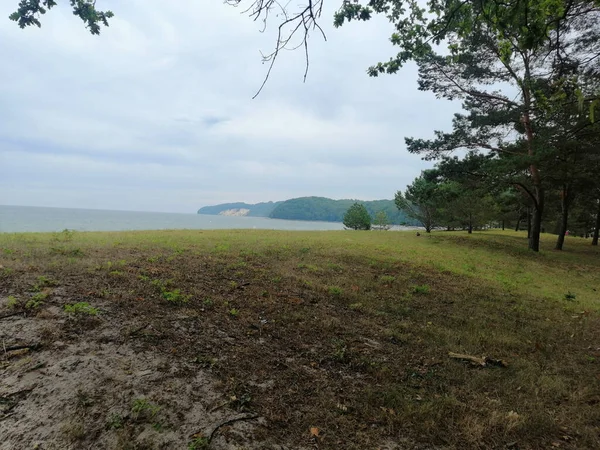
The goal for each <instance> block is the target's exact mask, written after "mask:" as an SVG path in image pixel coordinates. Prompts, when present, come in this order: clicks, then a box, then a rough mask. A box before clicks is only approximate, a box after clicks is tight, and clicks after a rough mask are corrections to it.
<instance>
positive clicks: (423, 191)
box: [395, 170, 443, 233]
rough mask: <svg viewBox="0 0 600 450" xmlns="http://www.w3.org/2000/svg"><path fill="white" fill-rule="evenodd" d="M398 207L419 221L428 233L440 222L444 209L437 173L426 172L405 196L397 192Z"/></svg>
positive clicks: (414, 182)
mask: <svg viewBox="0 0 600 450" xmlns="http://www.w3.org/2000/svg"><path fill="white" fill-rule="evenodd" d="M395 202H396V206H397V207H398V209H400V210H402V211H404V212H405V213H406V215H407V216H408V217H410V218H412V219H415V220H416V221H418V222H419V223H420V224H421V225H422V226H423V227H424V228H425V231H426V232H427V233H430V232H431V230H432V229H433V228H434V227H435V226H437V225H438V224H439V222H440V215H441V214H440V210H441V208H442V207H443V200H442V196H441V191H440V188H439V185H438V183H437V171H435V170H424V171H423V172H421V176H419V177H418V178H416V179H415V180H414V181H413V182H412V184H411V185H409V186H407V187H406V191H405V192H404V194H403V193H402V192H401V191H398V192H396V197H395Z"/></svg>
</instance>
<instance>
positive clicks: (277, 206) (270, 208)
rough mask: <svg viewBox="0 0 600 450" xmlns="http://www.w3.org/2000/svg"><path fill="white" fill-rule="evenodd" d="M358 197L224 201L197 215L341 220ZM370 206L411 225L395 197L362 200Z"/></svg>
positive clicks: (370, 211) (200, 211) (392, 219)
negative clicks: (277, 200) (256, 201)
mask: <svg viewBox="0 0 600 450" xmlns="http://www.w3.org/2000/svg"><path fill="white" fill-rule="evenodd" d="M355 201H357V200H332V199H330V198H325V197H300V198H293V199H290V200H286V201H283V202H267V203H258V204H256V205H251V204H247V203H225V204H221V205H216V206H206V207H204V208H200V209H199V210H198V214H213V215H216V214H221V215H240V216H254V217H270V218H273V219H287V220H318V221H327V222H341V221H342V220H343V218H344V214H345V213H346V211H347V210H348V208H350V206H352V204H353V203H354V202H355ZM360 203H362V204H363V205H365V207H366V208H367V211H369V214H370V215H371V217H375V214H377V213H378V212H379V211H385V213H386V214H387V216H388V219H389V220H390V222H391V223H393V224H397V225H401V224H412V222H413V221H412V220H411V219H409V218H407V217H406V216H405V215H404V213H403V212H402V211H399V210H398V208H396V205H395V203H394V201H393V200H373V201H365V202H360Z"/></svg>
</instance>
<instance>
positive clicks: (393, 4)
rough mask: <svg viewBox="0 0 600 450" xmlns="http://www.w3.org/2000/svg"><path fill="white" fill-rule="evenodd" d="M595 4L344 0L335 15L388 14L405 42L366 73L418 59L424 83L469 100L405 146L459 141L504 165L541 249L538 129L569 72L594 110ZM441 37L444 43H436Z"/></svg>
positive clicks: (560, 98) (541, 140)
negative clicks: (526, 205)
mask: <svg viewBox="0 0 600 450" xmlns="http://www.w3.org/2000/svg"><path fill="white" fill-rule="evenodd" d="M597 3H598V2H597V1H592V0H588V1H585V0H582V1H575V0H557V1H539V0H523V1H518V2H497V1H495V0H483V1H479V0H478V1H470V0H466V1H464V0H449V1H446V2H438V1H437V0H430V1H429V2H428V3H427V7H428V8H427V9H426V8H423V7H422V6H421V5H422V4H421V3H419V2H413V1H402V0H372V1H369V2H366V4H362V3H361V2H350V1H348V2H344V4H343V7H342V8H341V9H340V11H339V12H338V13H337V14H336V17H335V24H336V25H337V26H340V25H342V24H343V23H344V22H345V21H348V20H353V19H355V20H368V19H370V17H371V15H372V13H383V14H385V15H386V16H387V17H388V18H389V20H390V21H392V22H393V23H394V25H395V27H396V32H395V33H394V34H393V35H392V38H391V40H392V43H393V44H395V45H396V46H398V47H399V48H400V50H399V52H398V54H397V55H396V56H395V57H392V58H391V59H390V60H389V61H387V62H383V63H378V64H376V65H374V66H372V67H371V68H369V71H368V72H369V74H370V75H372V76H377V75H379V74H382V73H396V72H397V71H398V70H400V68H401V67H402V66H403V65H404V64H405V63H406V62H408V61H411V60H412V61H415V62H416V63H417V65H418V67H419V88H420V89H421V90H429V91H432V92H434V93H435V94H436V95H437V96H439V97H444V98H447V99H461V100H463V108H464V109H465V110H466V112H467V114H458V115H456V117H455V119H454V121H453V131H452V132H451V133H442V132H436V138H435V139H433V140H421V139H407V144H408V147H409V151H412V152H416V153H424V154H425V156H426V158H432V159H433V158H438V157H440V156H441V155H442V154H443V153H444V152H448V151H452V150H456V149H473V150H477V151H487V152H490V153H491V154H492V156H494V157H495V158H496V161H497V162H498V164H497V165H496V166H495V167H496V169H497V171H498V173H499V174H500V173H502V174H503V175H504V177H505V178H506V180H507V181H509V182H510V183H511V184H512V185H513V186H516V187H518V188H519V189H521V190H522V191H523V192H524V193H525V194H526V195H528V196H529V198H530V200H531V203H532V204H533V223H532V230H531V237H530V240H529V247H530V248H531V249H532V250H534V251H538V250H539V238H540V232H541V222H542V217H543V213H544V206H545V193H546V189H547V183H546V180H545V178H544V173H543V172H542V171H541V170H540V166H541V165H542V163H543V161H544V160H548V157H549V153H552V151H553V150H554V147H553V145H552V143H551V142H550V141H549V140H548V139H546V138H545V137H544V136H541V135H539V134H538V130H539V129H540V128H541V126H543V125H544V120H545V114H546V113H547V112H548V111H552V110H556V109H559V108H560V107H561V106H562V105H564V103H565V90H566V89H567V88H568V87H569V83H566V82H567V81H571V83H570V84H572V85H575V86H576V88H577V92H578V95H579V103H580V106H583V105H585V106H588V107H589V111H590V116H591V118H592V119H593V113H594V109H595V108H596V107H597V106H598V97H599V96H598V92H597V91H594V90H592V91H588V92H584V90H583V89H582V86H583V85H584V84H585V83H583V82H582V81H581V79H580V78H582V77H588V78H589V77H594V76H596V75H597V73H598V70H599V68H598V66H597V64H596V60H597V57H598V55H599V54H600V27H598V26H597V24H598V22H599V21H600V11H599V10H598V8H597ZM442 44H444V45H445V46H446V49H445V51H443V52H439V51H438V48H437V46H440V45H442ZM515 92H516V93H517V95H516V96H515ZM567 101H568V100H567Z"/></svg>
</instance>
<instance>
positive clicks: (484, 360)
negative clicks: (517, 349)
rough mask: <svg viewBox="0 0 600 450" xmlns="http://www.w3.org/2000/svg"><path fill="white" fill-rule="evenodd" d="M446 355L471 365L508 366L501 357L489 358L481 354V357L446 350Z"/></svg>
mask: <svg viewBox="0 0 600 450" xmlns="http://www.w3.org/2000/svg"><path fill="white" fill-rule="evenodd" d="M448 356H449V357H450V358H452V359H460V360H462V361H467V362H470V363H471V364H472V365H475V366H479V367H490V366H496V367H508V363H507V362H506V361H503V360H501V359H494V358H490V357H489V356H483V357H481V358H479V357H477V356H472V355H465V354H462V353H454V352H448Z"/></svg>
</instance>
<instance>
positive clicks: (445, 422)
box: [0, 230, 600, 449]
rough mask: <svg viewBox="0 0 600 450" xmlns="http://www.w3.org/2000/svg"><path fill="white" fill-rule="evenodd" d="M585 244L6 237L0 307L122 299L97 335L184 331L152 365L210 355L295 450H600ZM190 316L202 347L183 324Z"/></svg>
mask: <svg viewBox="0 0 600 450" xmlns="http://www.w3.org/2000/svg"><path fill="white" fill-rule="evenodd" d="M57 241H58V242H59V243H60V245H61V249H62V250H63V251H62V252H56V251H53V250H52V248H53V247H55V246H56V243H57ZM589 244H590V241H589V240H584V239H580V238H575V237H567V240H566V244H565V250H564V251H562V252H557V251H554V250H552V248H553V245H554V237H553V236H550V235H543V237H542V251H541V252H540V253H538V254H536V253H532V252H529V251H528V250H527V245H526V238H525V235H524V234H523V233H515V232H508V231H507V232H499V231H489V232H475V233H473V234H472V235H468V234H466V233H458V232H456V233H454V232H452V233H446V232H438V233H433V234H431V235H425V234H423V235H421V236H420V237H417V236H415V234H414V233H412V232H386V233H375V232H373V233H368V232H350V231H343V232H337V231H336V232H284V231H258V230H227V231H204V230H203V231H152V232H150V231H149V232H120V233H77V232H76V233H73V232H68V233H64V234H0V250H2V251H0V266H1V267H3V270H2V271H1V272H0V296H2V297H3V298H6V299H8V297H9V295H11V296H13V297H14V298H19V299H26V298H31V297H32V290H33V291H35V290H40V291H41V292H40V293H45V292H46V291H47V290H48V289H49V286H60V287H59V288H57V289H60V296H58V295H57V296H55V295H54V294H53V296H52V298H51V300H52V302H58V301H62V302H65V304H73V303H76V302H79V301H80V296H81V295H82V293H83V294H85V295H86V296H88V297H89V298H90V301H92V303H93V302H94V301H95V300H93V299H98V301H100V300H101V301H102V302H109V305H110V307H108V308H106V309H105V308H104V305H103V304H102V311H103V314H102V315H101V317H100V318H99V319H98V320H107V321H109V322H110V324H111V326H117V327H118V326H122V327H124V328H127V326H128V322H127V320H128V319H127V318H129V317H135V318H136V319H137V320H138V321H140V322H141V323H155V324H161V323H165V324H171V325H165V326H164V327H163V328H161V330H160V333H157V334H155V335H154V337H153V338H152V339H153V340H152V341H149V342H148V344H147V345H148V347H146V351H156V352H159V351H162V352H165V354H169V355H173V356H172V358H173V360H172V363H173V364H175V365H176V364H178V361H181V362H182V364H188V365H189V364H190V361H196V360H197V359H198V349H203V350H202V360H206V361H211V364H210V365H204V364H196V366H197V368H198V370H209V371H210V373H211V374H212V376H215V377H217V378H218V379H219V380H220V382H221V385H222V388H223V393H222V395H224V396H225V398H229V397H231V398H233V397H235V398H236V399H242V398H251V399H252V401H251V402H243V404H240V402H238V403H235V408H236V409H240V410H241V409H244V408H245V409H248V408H252V409H253V410H256V411H257V413H258V414H260V415H261V416H262V417H263V418H264V420H265V421H266V424H267V425H266V426H265V427H264V428H263V431H262V433H266V435H268V436H271V437H272V438H273V439H274V440H276V441H278V442H285V443H286V445H288V446H290V447H291V448H297V447H300V446H303V445H306V440H307V437H308V434H307V433H308V431H307V430H308V429H309V428H310V427H311V426H315V427H318V428H319V430H321V433H322V435H323V436H325V438H324V439H323V440H322V442H320V446H321V447H322V448H348V449H353V448H356V449H359V448H377V447H384V446H385V445H386V442H394V441H397V440H398V439H404V438H406V439H409V440H410V442H413V443H416V444H415V445H417V446H418V445H420V446H423V447H432V446H433V447H436V446H437V447H445V448H456V449H459V448H502V447H504V446H505V445H506V444H509V443H512V442H517V443H518V445H519V448H521V447H522V448H551V447H552V445H553V443H557V442H558V443H559V444H560V445H562V446H564V448H598V446H599V445H600V442H599V439H600V438H599V437H598V433H597V425H598V423H600V408H598V404H599V402H600V383H599V382H598V374H599V373H600V366H599V365H598V364H599V360H600V351H599V350H598V344H597V342H598V336H599V335H600V249H599V248H594V247H592V246H591V245H589ZM72 249H77V250H78V257H77V258H73V257H72V256H69V255H71V254H72V253H71V252H70V250H72ZM107 261H109V262H110V263H107ZM111 261H112V262H111ZM116 268H118V272H119V275H118V276H115V275H111V272H114V271H115V270H116ZM32 287H34V289H31V288H32ZM36 288H37V289H36ZM33 295H37V294H33ZM55 297H56V298H55ZM39 300H40V301H41V300H42V299H39ZM8 302H9V303H10V301H8ZM5 303H6V301H5ZM169 303H176V304H177V307H173V306H171V305H169ZM4 307H6V308H7V309H8V306H6V304H4ZM45 307H46V306H45V303H40V304H39V305H38V308H40V309H43V308H45ZM40 315H41V313H40ZM186 318H190V319H192V320H193V323H194V324H195V325H194V326H193V328H192V329H193V332H186V331H185V330H186V329H185V328H184V327H181V326H175V325H174V324H176V323H179V322H181V323H184V322H183V321H184V320H185V319H186ZM119 321H121V322H119ZM215 330H218V331H219V332H218V333H215ZM80 332H81V333H84V332H87V333H90V336H91V335H92V333H94V330H93V329H92V328H90V329H89V330H83V329H82V330H80ZM141 335H143V333H142V332H140V336H141ZM84 336H85V335H84ZM223 336H225V338H226V339H227V341H226V342H227V344H226V345H225V344H223V341H222V339H223ZM140 339H141V338H140ZM140 342H141V343H140V344H139V345H142V344H143V342H142V341H140ZM173 349H176V352H175V353H173ZM448 352H457V353H465V354H469V355H474V356H478V357H481V356H490V357H492V358H498V359H503V360H506V361H508V367H507V368H495V367H492V368H473V367H469V366H468V365H467V364H465V363H462V362H460V361H456V360H453V359H450V358H448ZM178 358H180V360H179V359H178ZM186 370H189V369H186ZM182 372H184V373H187V372H185V371H182ZM265 381H269V383H270V384H269V387H268V389H266V390H261V389H260V388H258V387H256V386H258V385H260V384H261V383H263V382H265ZM231 393H233V397H232V395H231ZM138 403H139V404H135V405H133V406H132V411H131V413H132V415H134V416H135V417H139V418H140V419H141V418H143V417H146V420H150V419H152V418H153V417H154V415H155V414H156V412H157V410H156V411H155V406H154V405H152V404H150V403H147V401H145V403H142V401H141V400H140V402H138ZM162 404H163V402H162V400H161V405H162ZM232 404H233V403H232ZM167 405H168V402H165V408H168V406H167ZM230 407H231V405H230ZM109 422H110V423H111V424H112V423H113V422H115V423H114V424H113V425H111V427H112V428H116V427H117V426H118V424H119V423H118V421H115V420H109ZM103 426H104V427H105V428H106V426H105V424H103ZM565 436H566V438H565ZM202 439H203V438H199V439H198V442H193V443H190V446H191V447H190V448H204V447H203V446H204V445H205V444H206V445H208V443H205V442H204V441H202ZM193 446H196V447H193ZM408 446H409V447H410V445H408Z"/></svg>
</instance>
